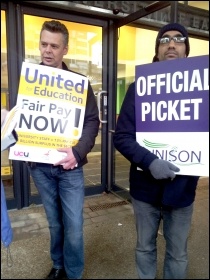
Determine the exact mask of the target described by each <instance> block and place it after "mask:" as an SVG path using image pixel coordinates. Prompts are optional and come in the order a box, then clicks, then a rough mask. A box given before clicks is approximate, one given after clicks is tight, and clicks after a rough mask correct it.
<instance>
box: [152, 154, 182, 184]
mask: <svg viewBox="0 0 210 280" xmlns="http://www.w3.org/2000/svg"><path fill="white" fill-rule="evenodd" d="M149 170H150V172H151V174H152V176H153V177H154V178H155V179H157V180H159V179H167V178H171V179H172V180H173V179H174V178H175V176H176V174H175V173H174V172H178V171H179V170H180V169H179V168H178V167H176V166H175V165H174V164H172V163H171V162H169V161H167V160H163V159H158V158H156V159H155V160H153V161H152V163H151V164H150V166H149Z"/></svg>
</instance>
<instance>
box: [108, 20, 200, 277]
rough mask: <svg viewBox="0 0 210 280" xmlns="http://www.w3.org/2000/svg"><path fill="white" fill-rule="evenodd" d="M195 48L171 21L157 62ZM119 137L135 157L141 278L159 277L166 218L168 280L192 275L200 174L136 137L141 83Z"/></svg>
mask: <svg viewBox="0 0 210 280" xmlns="http://www.w3.org/2000/svg"><path fill="white" fill-rule="evenodd" d="M189 51H190V45H189V37H188V33H187V30H186V29H185V28H184V26H182V25H180V24H178V23H169V24H167V25H165V26H163V27H162V28H161V29H160V31H159V33H158V35H157V38H156V45H155V56H154V58H153V62H158V61H164V60H172V59H182V58H185V57H187V56H188V55H189ZM113 141H114V145H115V148H116V149H117V150H118V151H119V152H120V153H121V154H122V155H123V156H125V157H126V158H127V159H128V160H129V161H130V162H131V166H130V195H131V200H132V205H133V209H134V215H135V221H136V230H137V245H136V267H137V272H138V275H139V278H140V279H155V277H156V270H157V244H156V242H157V240H156V239H157V234H158V228H159V225H160V221H161V219H162V220H163V234H164V238H165V241H166V253H165V259H164V269H163V279H184V278H186V275H187V265H188V254H187V239H188V236H189V231H190V226H191V219H192V213H193V202H194V199H195V191H196V186H197V182H198V179H199V177H198V176H187V175H178V174H177V175H176V174H175V172H178V171H179V168H178V167H176V166H175V165H174V164H172V163H171V162H168V161H165V160H162V159H159V158H158V157H157V156H156V155H155V154H153V153H152V152H150V151H149V150H147V149H146V148H144V147H142V146H140V144H139V143H138V142H137V141H136V120H135V83H132V84H131V85H130V86H129V88H128V90H127V93H126V96H125V99H124V101H123V104H122V107H121V111H120V115H119V117H118V121H117V125H116V130H115V134H114V138H113ZM137 168H140V169H141V170H139V169H137Z"/></svg>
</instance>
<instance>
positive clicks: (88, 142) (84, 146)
mask: <svg viewBox="0 0 210 280" xmlns="http://www.w3.org/2000/svg"><path fill="white" fill-rule="evenodd" d="M99 123H100V122H99V113H98V106H97V103H96V98H95V95H94V93H93V89H92V87H91V85H90V82H88V93H87V101H86V108H85V117H84V124H83V130H82V135H81V137H80V139H79V141H78V143H77V144H76V145H75V146H74V147H72V151H73V154H74V156H75V158H76V160H77V162H78V163H79V162H80V161H82V160H83V159H84V158H85V157H86V155H87V154H88V153H89V152H90V151H91V149H92V148H93V146H94V144H95V139H96V136H97V135H98V130H99Z"/></svg>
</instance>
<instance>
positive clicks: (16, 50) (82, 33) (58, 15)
mask: <svg viewBox="0 0 210 280" xmlns="http://www.w3.org/2000/svg"><path fill="white" fill-rule="evenodd" d="M7 12H8V19H9V22H8V26H7V30H8V31H7V32H6V23H7V21H6V20H5V17H2V19H1V22H2V23H3V25H2V28H5V30H4V29H3V31H4V32H2V35H3V36H5V38H4V39H5V41H4V42H3V43H2V55H3V57H4V56H5V61H6V62H7V64H8V65H9V71H8V77H9V81H17V82H15V83H11V82H7V80H6V79H4V81H3V82H4V84H2V88H1V90H2V100H3V101H4V102H6V100H4V97H5V95H6V94H8V92H10V98H8V101H10V103H9V104H10V107H11V108H12V107H13V106H14V105H15V104H16V98H17V92H18V84H19V75H20V70H21V66H22V62H23V61H25V62H30V63H35V64H39V63H40V62H41V61H40V53H39V36H40V30H41V26H42V24H43V22H44V21H46V20H51V19H55V20H59V21H61V22H62V23H64V24H65V25H66V26H67V28H68V30H69V51H68V54H67V55H65V56H64V62H65V63H66V64H67V66H68V68H69V69H71V70H73V71H75V72H78V73H80V74H83V75H85V76H87V77H88V79H89V81H90V83H91V85H92V88H93V91H94V93H95V98H96V100H98V96H101V99H100V100H101V101H102V99H104V93H106V92H107V80H106V75H105V74H104V73H106V72H107V67H108V66H107V60H108V59H107V49H108V47H107V44H108V39H107V33H108V32H107V26H108V22H107V21H105V20H99V19H93V18H87V17H83V16H78V15H71V16H70V15H69V13H67V12H66V11H60V12H59V11H57V12H54V11H49V10H47V8H45V9H38V8H35V7H31V6H30V7H27V6H23V7H22V6H21V7H20V6H19V5H17V6H16V4H11V5H10V6H9V9H8V11H7V10H6V12H5V11H2V13H3V16H4V15H5V14H6V15H7ZM9 14H12V15H13V17H11V16H9ZM14 14H15V16H14ZM69 19H71V20H69ZM10 21H11V22H10ZM10 29H11V32H12V33H11V34H13V36H10ZM6 37H9V41H10V42H13V44H11V45H9V47H8V49H9V55H8V57H9V56H10V55H14V59H13V60H12V59H11V60H7V59H6ZM102 54H103V55H102ZM102 66H103V67H102ZM5 71H7V68H6V64H5ZM5 73H6V72H5ZM6 76H7V75H5V77H6ZM11 89H12V90H11ZM101 93H103V94H101ZM100 108H101V112H100V119H101V120H102V118H103V116H104V113H103V108H104V106H102V107H101V106H100ZM8 109H9V108H8ZM106 127H107V123H105V122H103V121H102V122H101V124H100V129H99V133H98V136H97V138H96V142H95V146H94V147H93V149H92V151H91V152H90V153H89V154H88V156H87V158H88V163H87V164H86V165H84V176H85V195H94V194H98V193H102V192H103V191H104V190H105V188H106V180H107V179H106V178H107V174H106V152H102V151H106V147H107V137H106ZM7 153H8V151H7ZM4 158H5V156H4ZM6 158H7V160H5V164H6V166H7V169H8V168H9V167H10V166H12V167H13V168H12V169H11V171H10V176H9V179H10V181H9V182H8V188H7V189H6V198H7V204H8V209H14V208H18V209H21V208H23V207H28V206H30V205H31V204H41V199H40V196H39V194H38V192H37V189H36V187H35V185H34V183H33V179H32V178H31V177H30V176H29V172H28V170H27V166H26V164H25V162H23V161H15V160H13V161H11V162H9V161H8V157H7V155H6ZM102 166H104V168H102ZM4 170H5V171H4V172H6V168H4ZM12 172H13V173H12ZM5 179H6V177H5ZM5 182H6V181H5Z"/></svg>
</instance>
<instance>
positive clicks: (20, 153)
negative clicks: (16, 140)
mask: <svg viewBox="0 0 210 280" xmlns="http://www.w3.org/2000/svg"><path fill="white" fill-rule="evenodd" d="M14 155H15V156H18V157H29V153H28V152H19V151H18V152H16V151H14Z"/></svg>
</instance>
